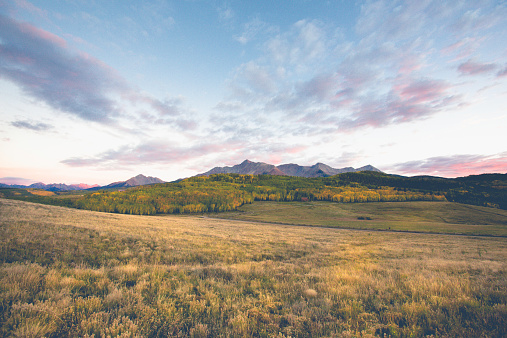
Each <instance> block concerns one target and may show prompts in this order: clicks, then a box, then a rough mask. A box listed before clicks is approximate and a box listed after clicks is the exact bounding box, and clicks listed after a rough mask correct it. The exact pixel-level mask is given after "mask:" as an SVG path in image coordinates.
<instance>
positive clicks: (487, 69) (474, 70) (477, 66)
mask: <svg viewBox="0 0 507 338" xmlns="http://www.w3.org/2000/svg"><path fill="white" fill-rule="evenodd" d="M497 68H498V65H497V64H494V63H480V62H474V61H472V60H468V61H467V62H464V63H462V64H460V65H459V66H458V71H459V72H460V73H461V74H462V75H480V74H486V73H491V72H493V71H495V70H496V69H497Z"/></svg>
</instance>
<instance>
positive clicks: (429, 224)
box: [213, 202, 507, 236]
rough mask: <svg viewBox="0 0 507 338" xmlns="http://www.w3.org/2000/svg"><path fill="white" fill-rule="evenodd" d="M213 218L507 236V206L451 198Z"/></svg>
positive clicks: (277, 208) (318, 205)
mask: <svg viewBox="0 0 507 338" xmlns="http://www.w3.org/2000/svg"><path fill="white" fill-rule="evenodd" d="M213 217H219V218H226V219H236V220H246V221H258V222H270V223H283V224H297V225H311V226H323V227H337V228H353V229H371V230H393V231H416V232H435V233H444V234H466V235H490V236H491V235H493V236H507V210H501V209H494V208H485V207H479V206H473V205H466V204H458V203H450V202H380V203H331V202H290V203H287V202H255V203H253V204H246V205H243V206H242V207H240V208H239V211H237V212H227V213H220V214H213Z"/></svg>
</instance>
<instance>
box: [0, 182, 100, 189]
mask: <svg viewBox="0 0 507 338" xmlns="http://www.w3.org/2000/svg"><path fill="white" fill-rule="evenodd" d="M98 186H99V185H98V184H95V185H88V184H84V183H79V184H70V185H68V184H63V183H51V184H44V183H42V182H38V183H34V184H30V185H19V184H12V185H9V184H3V183H0V187H1V188H23V189H26V188H32V189H43V190H47V191H69V190H85V189H90V188H94V187H98Z"/></svg>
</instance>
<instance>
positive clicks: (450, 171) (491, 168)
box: [391, 153, 507, 177]
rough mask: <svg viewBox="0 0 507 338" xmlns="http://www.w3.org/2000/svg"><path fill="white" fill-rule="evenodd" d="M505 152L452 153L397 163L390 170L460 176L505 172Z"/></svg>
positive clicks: (506, 168) (506, 160) (409, 173)
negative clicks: (486, 154) (492, 154)
mask: <svg viewBox="0 0 507 338" xmlns="http://www.w3.org/2000/svg"><path fill="white" fill-rule="evenodd" d="M506 155H507V154H505V153H503V154H498V155H494V156H483V155H454V156H439V157H431V158H427V159H425V160H420V161H411V162H405V163H398V164H396V165H394V166H392V167H391V170H392V171H394V172H396V173H400V174H403V175H434V176H442V177H460V176H468V175H478V174H483V173H502V174H503V173H507V156H506Z"/></svg>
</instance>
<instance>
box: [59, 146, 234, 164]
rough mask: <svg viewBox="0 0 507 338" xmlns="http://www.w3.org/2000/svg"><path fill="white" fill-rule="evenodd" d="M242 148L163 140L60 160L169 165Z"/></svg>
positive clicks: (64, 162)
mask: <svg viewBox="0 0 507 338" xmlns="http://www.w3.org/2000/svg"><path fill="white" fill-rule="evenodd" d="M238 148H239V145H235V144H233V143H202V144H198V145H194V146H190V147H178V146H173V145H171V144H167V143H166V142H162V141H150V142H145V143H140V144H138V145H134V146H123V147H120V148H119V149H113V150H109V151H106V152H103V153H101V154H98V155H96V156H94V157H88V158H78V157H74V158H69V159H66V160H63V161H61V162H62V163H63V164H66V165H68V166H71V167H112V168H114V167H128V166H132V165H134V166H136V165H139V164H157V163H158V164H170V163H176V162H181V161H189V160H192V159H195V158H199V157H202V156H205V155H209V154H213V153H217V152H220V153H223V152H231V151H234V150H236V149H238Z"/></svg>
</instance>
